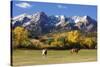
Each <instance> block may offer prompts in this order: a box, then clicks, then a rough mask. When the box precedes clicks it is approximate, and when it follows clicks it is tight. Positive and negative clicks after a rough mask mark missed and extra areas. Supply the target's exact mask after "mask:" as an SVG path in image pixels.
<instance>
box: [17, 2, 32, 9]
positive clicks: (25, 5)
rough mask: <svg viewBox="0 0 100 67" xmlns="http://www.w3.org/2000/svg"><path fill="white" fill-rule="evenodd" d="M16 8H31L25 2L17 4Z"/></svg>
mask: <svg viewBox="0 0 100 67" xmlns="http://www.w3.org/2000/svg"><path fill="white" fill-rule="evenodd" d="M16 6H18V7H21V8H29V7H31V5H30V4H29V3H27V2H22V3H18V4H16Z"/></svg>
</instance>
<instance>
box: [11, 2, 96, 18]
mask: <svg viewBox="0 0 100 67" xmlns="http://www.w3.org/2000/svg"><path fill="white" fill-rule="evenodd" d="M12 6H13V8H12V16H13V17H14V16H17V15H20V14H23V13H26V14H30V15H32V14H33V13H35V12H38V11H39V12H40V11H43V12H45V13H46V14H47V15H49V16H50V15H65V16H84V15H88V16H90V17H92V18H93V19H97V7H96V6H91V5H75V4H61V3H43V2H32V1H31V2H29V1H13V3H12Z"/></svg>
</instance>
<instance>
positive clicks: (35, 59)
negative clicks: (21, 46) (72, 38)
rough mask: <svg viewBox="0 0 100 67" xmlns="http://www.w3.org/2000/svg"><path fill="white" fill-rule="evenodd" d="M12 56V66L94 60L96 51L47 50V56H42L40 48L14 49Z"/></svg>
mask: <svg viewBox="0 0 100 67" xmlns="http://www.w3.org/2000/svg"><path fill="white" fill-rule="evenodd" d="M12 58H13V59H12V61H13V65H14V66H17V65H18V66H19V65H40V64H58V63H76V62H90V61H96V60H97V52H96V50H80V51H79V54H77V55H76V54H71V53H70V51H69V50H48V55H47V57H43V56H42V55H41V50H14V51H13V54H12Z"/></svg>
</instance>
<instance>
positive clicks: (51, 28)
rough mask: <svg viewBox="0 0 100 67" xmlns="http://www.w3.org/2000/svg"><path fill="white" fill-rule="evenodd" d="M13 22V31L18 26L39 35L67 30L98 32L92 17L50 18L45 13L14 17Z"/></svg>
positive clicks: (61, 16)
mask: <svg viewBox="0 0 100 67" xmlns="http://www.w3.org/2000/svg"><path fill="white" fill-rule="evenodd" d="M11 20H12V21H11V24H12V28H13V29H14V28H15V27H17V26H22V27H24V28H26V29H27V30H29V31H31V32H32V33H34V34H37V35H39V34H41V33H49V32H58V31H67V30H81V31H84V32H94V31H97V21H96V20H94V19H92V18H91V17H90V16H71V17H66V16H64V15H56V16H55V15H52V16H48V15H47V14H46V13H44V12H36V13H33V14H32V15H28V14H25V13H24V14H21V15H19V16H16V17H13V18H12V19H11Z"/></svg>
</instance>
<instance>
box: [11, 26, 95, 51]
mask: <svg viewBox="0 0 100 67" xmlns="http://www.w3.org/2000/svg"><path fill="white" fill-rule="evenodd" d="M11 33H12V48H14V49H15V48H28V49H42V48H48V49H71V48H84V49H95V48H96V46H97V36H96V35H97V33H94V32H88V33H86V32H81V31H79V30H71V31H67V32H65V31H64V32H58V33H48V34H46V35H43V36H37V37H34V38H30V34H31V33H30V32H29V31H28V30H26V29H25V28H23V27H20V26H18V27H16V28H15V29H12V31H11Z"/></svg>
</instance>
